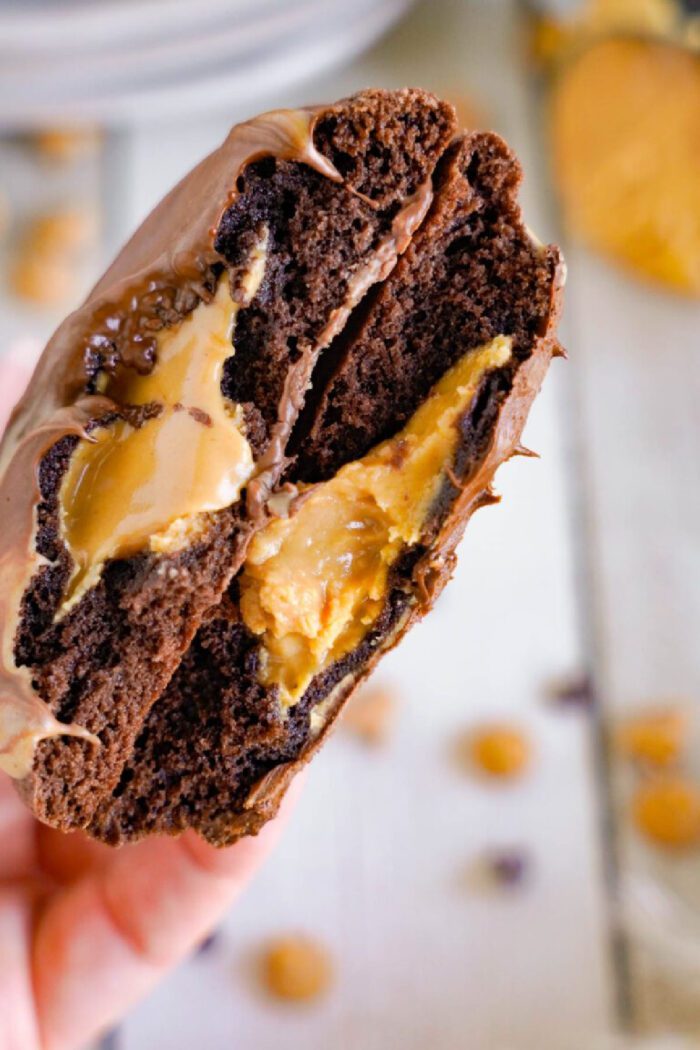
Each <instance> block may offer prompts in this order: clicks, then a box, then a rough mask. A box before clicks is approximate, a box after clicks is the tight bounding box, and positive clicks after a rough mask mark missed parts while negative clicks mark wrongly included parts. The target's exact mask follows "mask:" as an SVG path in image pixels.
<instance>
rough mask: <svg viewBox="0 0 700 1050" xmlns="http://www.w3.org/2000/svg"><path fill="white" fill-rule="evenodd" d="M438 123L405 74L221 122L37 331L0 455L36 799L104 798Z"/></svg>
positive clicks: (14, 764) (388, 262)
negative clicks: (43, 344)
mask: <svg viewBox="0 0 700 1050" xmlns="http://www.w3.org/2000/svg"><path fill="white" fill-rule="evenodd" d="M454 132H455V127H454V115H453V111H452V109H451V107H449V106H447V105H445V104H444V103H441V102H439V101H438V100H436V99H435V98H433V97H432V96H430V95H428V94H426V93H425V92H421V91H413V90H407V91H400V92H381V91H367V92H362V93H360V94H359V95H357V96H355V97H354V98H352V99H349V100H346V101H343V102H339V103H337V104H336V105H332V106H322V107H317V108H314V109H309V110H298V111H278V112H274V113H270V114H266V115H263V116H262V117H259V118H256V119H255V120H252V121H250V122H248V123H246V124H242V125H240V126H238V127H237V128H234V130H233V131H232V132H231V134H230V136H229V137H228V139H227V140H226V142H225V143H224V144H223V146H222V147H221V148H220V149H219V150H217V151H216V152H215V153H214V154H212V155H211V156H210V157H208V158H207V159H206V160H204V161H203V162H202V163H201V164H200V165H199V166H198V167H197V168H196V169H195V170H194V171H193V172H192V173H191V174H190V175H189V176H187V177H186V178H185V179H184V180H183V181H182V182H181V183H180V184H179V185H178V186H177V187H176V188H175V189H174V190H173V191H172V192H171V193H170V194H169V195H168V197H166V198H165V199H164V201H163V202H162V203H161V204H160V205H159V206H158V207H157V208H156V209H155V211H154V212H153V213H152V215H151V216H150V217H149V218H148V219H147V220H146V221H145V223H144V224H143V226H142V227H141V228H140V229H139V231H138V232H137V233H136V234H135V236H134V237H133V238H132V240H131V241H130V242H129V243H128V244H127V245H126V247H125V248H124V250H123V251H122V252H121V254H120V255H119V256H118V258H117V259H116V261H115V262H114V264H113V265H112V266H111V267H110V269H109V270H108V271H107V273H106V274H105V276H104V277H103V278H102V280H101V281H100V282H99V283H98V285H97V286H96V288H95V289H94V290H93V292H92V293H91V294H90V296H89V297H88V300H87V302H86V303H85V304H84V306H82V307H81V308H80V309H79V310H78V311H77V312H76V313H74V314H73V315H71V317H69V318H68V319H67V321H66V322H65V323H64V324H63V325H62V326H61V327H60V328H59V329H58V331H57V332H56V334H55V335H54V337H53V338H52V340H51V341H50V343H49V345H48V347H47V349H46V351H45V353H44V355H43V357H42V359H41V361H40V363H39V365H38V367H37V370H36V372H35V374H34V376H33V378H32V380H31V382H30V385H29V389H28V391H27V394H26V395H25V397H24V399H23V400H22V402H21V403H20V405H19V406H18V408H17V410H16V411H15V413H14V415H13V417H12V420H11V422H10V426H9V428H8V432H7V434H6V435H5V438H4V441H3V445H2V450H1V453H0V454H1V457H2V458H1V460H0V464H1V468H0V469H2V477H1V480H0V499H2V505H3V507H4V510H5V522H4V526H5V527H4V530H3V532H2V535H1V536H0V584H1V585H2V586H1V588H0V594H1V598H0V632H1V634H0V642H1V650H0V657H1V662H0V768H3V769H5V770H7V771H8V772H10V773H11V774H12V775H14V776H15V777H17V778H18V779H19V780H20V784H21V790H22V792H23V794H24V796H25V798H26V799H27V801H28V802H29V804H30V805H31V806H32V808H33V809H34V811H35V813H36V814H37V816H39V817H40V818H41V819H42V820H45V821H47V822H49V823H51V824H53V825H55V826H57V827H60V828H64V829H69V828H73V827H81V826H85V825H86V824H88V823H89V822H90V820H91V819H92V817H93V814H94V812H95V810H96V809H97V808H98V807H100V806H103V805H105V804H107V805H109V802H110V800H111V798H112V795H113V791H114V790H115V788H116V787H117V786H118V785H119V784H120V783H121V778H122V775H123V772H124V769H125V765H126V763H127V762H128V761H129V759H130V756H131V755H132V753H133V752H134V745H135V742H136V739H137V737H138V736H139V734H140V732H141V729H142V726H143V724H144V721H145V719H146V718H147V716H148V713H149V710H150V709H151V706H152V705H153V703H154V702H155V701H156V700H157V699H158V698H159V697H160V696H161V694H162V693H163V690H164V689H165V687H166V685H167V683H168V681H169V679H170V677H171V676H172V674H173V672H174V671H175V670H176V669H177V667H178V665H179V664H180V662H181V660H182V658H183V655H184V654H185V652H186V651H187V648H188V646H189V644H190V642H191V641H192V638H193V637H194V635H195V633H196V631H197V628H198V627H199V625H200V623H201V622H202V619H203V617H204V616H205V614H207V613H208V610H210V609H211V608H212V607H216V606H217V605H218V604H219V603H220V601H221V599H222V594H223V593H224V591H225V589H226V587H227V585H228V584H229V582H230V580H231V579H232V577H233V576H234V575H235V573H236V572H237V571H238V569H239V568H240V566H241V564H242V562H243V559H244V556H245V551H246V547H247V545H248V543H249V541H250V538H251V536H252V535H253V534H254V532H255V530H256V529H259V528H260V527H262V526H263V525H264V524H265V521H266V519H267V517H268V509H267V508H268V499H269V497H270V495H271V494H272V493H273V491H274V490H275V487H276V486H277V484H278V482H279V479H280V477H281V475H282V474H283V473H284V472H285V471H286V470H287V469H288V460H287V444H288V439H289V436H290V433H291V430H292V428H293V426H294V423H295V421H296V418H297V415H298V412H299V410H300V408H301V405H302V402H303V399H304V395H305V391H306V388H307V386H308V384H309V381H310V376H311V373H312V371H313V368H314V365H315V363H316V360H317V358H318V355H319V354H320V353H321V352H322V351H323V350H324V349H325V348H326V347H327V346H328V345H329V344H330V343H331V341H332V340H333V339H334V337H337V336H338V335H339V333H340V332H341V331H342V330H343V328H344V326H345V324H346V321H347V319H348V317H349V315H350V314H351V312H352V311H353V310H354V309H355V307H356V306H357V304H358V303H360V301H361V300H362V299H363V297H364V296H365V295H366V293H367V291H368V289H369V288H370V287H371V286H372V285H373V284H374V283H376V282H378V281H379V282H381V281H383V280H385V279H386V277H387V276H388V274H389V273H390V271H391V269H392V268H393V267H394V265H395V263H396V260H397V257H398V256H399V255H400V254H401V253H402V252H403V251H405V249H406V248H407V246H408V245H409V243H410V240H411V237H412V235H413V233H414V231H415V230H416V229H417V228H418V226H419V225H420V223H421V222H422V221H423V218H424V216H425V213H426V211H427V209H428V207H429V205H430V203H431V200H432V197H433V186H432V180H431V175H432V172H433V169H434V167H435V164H436V163H437V161H438V158H439V157H440V155H441V154H442V153H443V152H444V150H445V148H446V147H447V145H448V143H449V141H450V139H451V138H452V137H453V135H454ZM226 600H227V601H228V599H226Z"/></svg>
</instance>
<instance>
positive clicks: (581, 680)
mask: <svg viewBox="0 0 700 1050" xmlns="http://www.w3.org/2000/svg"><path fill="white" fill-rule="evenodd" d="M547 695H548V696H549V698H550V699H551V700H552V701H553V702H554V703H556V704H560V705H561V706H562V707H592V706H593V704H594V703H595V692H594V690H593V682H592V681H591V679H590V678H589V676H588V675H585V674H584V675H578V676H576V677H572V678H568V679H566V678H565V679H559V680H558V681H555V682H552V683H551V684H550V685H549V687H548V688H547Z"/></svg>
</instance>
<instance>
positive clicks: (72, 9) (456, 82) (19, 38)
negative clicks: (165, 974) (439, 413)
mask: <svg viewBox="0 0 700 1050" xmlns="http://www.w3.org/2000/svg"><path fill="white" fill-rule="evenodd" d="M699 6H700V5H698V3H697V2H696V0H685V2H681V0H580V2H578V0H570V2H569V0H550V2H544V0H542V2H540V3H534V2H532V3H530V4H524V3H516V2H515V0H472V2H469V0H423V2H418V3H410V2H409V0H352V3H347V0H343V2H340V0H200V2H199V3H197V4H192V3H186V2H185V0H140V2H138V3H137V2H136V0H91V2H87V0H70V2H69V0H32V2H31V3H29V2H25V3H21V2H19V0H18V2H12V0H4V2H0V263H1V279H0V280H1V284H0V336H1V338H0V348H1V352H2V353H5V354H11V355H14V356H15V357H17V358H20V359H21V360H22V361H23V362H29V361H31V360H32V359H33V358H34V357H35V356H36V354H37V352H38V351H39V350H40V348H41V345H42V343H43V341H45V339H46V337H47V336H48V335H49V334H50V332H51V330H52V328H53V327H54V326H55V324H56V323H57V322H58V321H59V320H60V319H61V317H62V316H63V315H64V314H65V313H66V312H67V311H68V310H69V309H71V308H72V307H74V306H76V305H77V304H78V302H79V301H80V299H81V297H82V296H83V295H84V294H85V293H86V291H87V290H88V288H89V287H90V285H91V283H92V282H93V281H94V280H95V279H96V277H97V276H98V275H99V273H100V271H101V269H102V268H103V267H104V265H105V264H106V262H107V261H108V260H109V258H110V257H111V255H112V254H113V253H114V251H115V250H116V249H117V248H118V246H119V245H120V243H121V242H122V241H123V240H124V239H125V238H126V236H127V235H128V234H129V233H130V232H131V231H132V230H133V228H134V227H135V225H136V224H137V223H138V222H139V221H140V220H141V219H142V218H143V217H144V216H145V214H146V213H147V212H148V210H149V209H150V208H151V207H152V205H153V204H154V203H155V202H156V201H157V200H158V199H159V198H160V196H161V195H162V194H163V193H164V192H165V191H166V190H167V189H168V188H169V187H170V186H171V185H172V184H173V183H174V182H175V181H176V180H177V179H178V178H179V177H180V175H182V174H183V173H184V172H185V171H186V170H187V169H188V168H190V167H191V166H192V165H193V163H195V162H196V161H197V160H198V159H199V158H200V157H201V156H202V155H203V154H204V153H205V152H206V151H208V150H209V149H211V148H213V147H214V146H215V145H217V144H218V142H219V141H220V139H221V138H222V137H223V136H224V134H225V133H226V131H227V130H228V128H229V126H230V124H231V123H233V122H235V121H237V120H239V119H242V118H245V117H247V116H250V115H252V114H253V113H255V112H257V111H260V110H261V109H265V108H272V107H275V106H289V105H295V104H298V103H303V102H314V101H323V100H332V99H335V98H337V97H340V96H342V95H344V94H347V93H349V92H351V91H352V90H354V89H357V88H360V87H365V86H371V85H378V86H386V87H395V86H404V85H407V84H409V85H417V86H422V87H426V88H429V89H431V90H433V91H435V92H437V93H439V94H440V95H443V96H444V97H446V98H448V99H450V100H451V101H452V102H453V103H455V105H456V106H457V108H458V110H459V112H460V116H461V118H462V121H463V123H464V124H465V125H466V126H470V127H488V128H495V129H496V130H497V131H499V132H500V133H502V134H503V135H504V136H505V137H506V138H507V139H508V141H509V142H510V143H511V144H512V145H513V146H514V148H515V149H516V151H517V152H518V154H519V156H520V158H521V160H522V163H523V166H524V169H525V176H526V177H525V184H524V188H523V205H524V209H525V214H526V219H527V221H528V224H529V225H530V227H531V228H532V229H533V230H535V231H536V233H537V235H538V236H539V237H540V238H541V239H542V240H557V241H559V242H560V243H561V244H562V246H563V248H564V252H565V255H566V257H567V260H568V264H569V280H568V288H567V295H566V303H565V312H564V320H563V330H562V339H563V342H564V344H565V345H566V346H567V347H568V350H569V362H568V364H567V363H565V362H562V361H556V362H554V364H553V367H552V369H551V373H550V376H549V378H548V379H547V382H546V384H545V390H544V392H543V394H542V396H541V398H540V399H539V401H538V402H537V404H536V406H535V409H534V411H533V413H532V417H531V420H530V423H529V425H528V428H527V431H526V435H525V441H526V444H527V445H528V446H530V447H531V448H533V449H534V450H535V451H537V452H538V453H540V455H541V457H542V458H541V459H540V460H536V459H531V460H525V459H517V460H515V461H512V462H511V463H509V464H506V465H505V466H504V467H503V468H502V470H501V471H500V473H499V476H498V488H499V491H500V492H501V493H502V494H503V497H504V499H503V503H502V505H501V507H500V508H498V509H495V510H488V511H485V512H483V513H480V514H478V515H477V516H476V518H475V520H474V521H473V522H472V524H471V525H470V527H469V529H468V532H467V537H466V540H465V542H464V544H463V547H462V551H461V558H460V564H459V568H458V571H457V574H456V578H455V580H454V582H453V584H452V586H451V588H448V590H447V592H446V593H445V594H444V596H443V597H442V598H441V599H440V601H439V603H438V606H437V608H436V609H435V612H434V614H433V615H432V616H430V617H429V618H428V620H427V621H426V622H425V623H424V624H422V625H420V626H419V627H417V628H416V629H415V630H414V632H413V634H412V636H411V638H410V640H407V642H406V643H405V644H404V645H403V647H402V648H401V650H400V651H399V652H396V653H393V654H391V655H390V656H389V657H388V658H387V659H386V660H385V661H384V663H383V664H382V666H381V668H380V670H379V672H378V673H377V675H376V676H375V678H374V680H373V682H372V684H371V685H370V686H368V687H366V689H365V691H364V693H362V694H360V695H359V696H358V697H357V698H356V699H355V701H354V704H353V705H352V706H351V707H350V708H349V710H348V714H347V716H346V718H345V720H344V722H343V724H342V725H341V727H340V729H339V731H338V732H337V733H336V734H335V737H334V738H333V739H332V740H331V742H330V743H329V744H328V746H327V747H326V749H325V751H324V752H323V754H322V755H321V756H320V757H319V759H318V760H317V761H316V762H315V764H314V766H313V768H312V770H311V774H310V778H309V781H310V782H309V784H308V786H307V789H306V792H305V795H304V797H303V798H302V801H301V803H300V806H299V809H298V812H297V813H296V815H295V818H294V820H293V823H292V826H291V827H290V828H289V830H288V832H287V834H286V837H285V839H284V841H283V844H282V846H281V848H280V849H279V851H278V852H277V853H276V855H275V856H274V857H273V859H272V860H271V861H270V862H269V864H268V866H267V867H266V869H265V870H264V872H263V873H262V876H261V877H260V878H259V879H258V881H257V882H256V883H255V885H254V886H253V887H251V889H250V890H249V891H248V893H247V895H246V896H245V898H244V899H243V901H242V902H241V903H240V905H239V906H238V907H237V908H236V910H235V911H234V912H233V913H232V914H231V915H230V916H229V917H228V919H227V920H226V922H225V923H224V925H223V926H222V928H221V929H220V930H219V931H218V932H217V933H216V935H215V936H214V937H213V938H212V939H211V940H210V941H209V942H208V943H207V944H206V945H205V946H203V948H202V950H201V951H200V953H199V954H198V955H197V956H195V957H194V958H192V959H191V960H190V961H188V962H187V963H186V964H185V965H184V966H182V967H181V968H180V970H179V971H178V972H177V973H175V974H174V975H172V976H171V977H170V979H169V980H168V981H167V982H166V983H165V984H164V985H163V986H162V987H161V988H160V989H159V990H158V991H157V992H156V993H155V994H154V995H153V996H152V997H151V998H150V999H149V1000H148V1001H147V1002H145V1003H144V1004H143V1005H141V1006H140V1007H139V1008H138V1009H136V1010H135V1011H134V1013H133V1014H132V1015H131V1016H130V1017H129V1018H128V1019H127V1020H126V1021H125V1023H124V1024H123V1025H122V1026H121V1027H120V1028H119V1030H118V1031H116V1032H112V1033H109V1034H108V1035H106V1037H105V1039H104V1042H103V1044H102V1045H103V1047H104V1048H107V1047H111V1048H112V1050H116V1048H118V1050H151V1048H154V1047H158V1048H159V1050H191V1048H192V1047H194V1046H199V1047H202V1048H205V1050H224V1048H226V1050H230V1048H231V1047H240V1048H245V1050H269V1048H271V1047H281V1048H284V1050H287V1048H288V1050H297V1048H300V1050H301V1048H302V1047H303V1048H305V1050H307V1048H309V1047H312V1048H314V1050H315V1048H318V1050H321V1048H323V1050H330V1048H333V1050H387V1048H392V1050H393V1048H394V1047H401V1048H403V1050H426V1048H428V1047H430V1048H431V1050H457V1048H465V1050H579V1048H581V1050H589V1048H592V1050H598V1048H600V1050H608V1048H610V1050H617V1048H622V1047H625V1048H626V1047H628V1046H629V1047H639V1048H645V1050H661V1048H664V1050H684V1048H689V1047H700V749H699V748H698V746H697V743H698V735H699V734H700V730H699V729H698V725H699V721H698V701H699V700H700V646H699V645H698V633H699V629H700V545H699V543H698V536H700V467H699V464H700V301H699V300H700V58H699V57H698V47H699V45H700V11H699V10H698V8H699Z"/></svg>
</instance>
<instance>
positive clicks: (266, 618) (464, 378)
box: [240, 336, 512, 707]
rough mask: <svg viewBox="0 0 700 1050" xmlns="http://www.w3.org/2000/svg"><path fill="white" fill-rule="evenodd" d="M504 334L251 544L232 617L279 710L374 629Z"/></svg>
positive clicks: (503, 355)
mask: <svg viewBox="0 0 700 1050" xmlns="http://www.w3.org/2000/svg"><path fill="white" fill-rule="evenodd" d="M511 347H512V341H511V339H510V337H505V336H497V337H496V338H495V339H494V340H493V341H492V342H490V343H488V344H487V345H485V346H483V347H480V348H479V349H476V350H472V351H470V352H469V353H468V354H467V355H465V356H464V357H463V358H462V359H461V360H460V361H459V362H458V363H457V364H456V365H454V366H453V367H452V368H451V369H450V370H449V371H448V372H447V373H446V374H445V376H443V378H442V379H441V380H440V381H439V382H438V383H437V384H436V385H435V387H434V388H433V390H432V392H431V394H430V396H429V397H428V398H427V400H426V401H425V402H424V403H423V404H422V405H421V406H420V408H419V409H418V410H417V411H416V413H415V414H414V415H413V417H412V418H411V419H410V420H409V422H408V423H407V424H406V426H405V427H404V428H403V430H401V431H400V432H399V433H398V434H397V435H396V436H395V437H393V438H390V439H389V440H387V441H384V442H382V443H381V444H379V445H377V446H376V448H374V449H372V451H371V452H369V453H368V454H367V455H366V456H365V457H363V458H362V459H360V460H357V461H355V462H353V463H348V464H347V465H346V466H344V467H342V468H341V470H339V471H338V473H337V474H336V476H335V477H334V478H332V479H331V480H330V481H327V482H324V483H322V484H319V485H317V486H315V487H311V486H307V491H308V495H306V497H305V498H304V499H303V500H302V501H300V505H299V507H298V510H297V511H296V513H295V514H293V515H292V516H291V517H288V518H284V519H278V520H275V521H273V522H271V523H270V524H269V525H268V526H266V528H265V529H263V530H262V531H261V532H259V533H258V534H257V535H256V536H255V537H254V539H253V541H252V543H251V545H250V547H249V549H248V555H247V558H246V563H245V567H244V570H243V573H242V576H241V584H240V586H241V614H242V617H243V620H244V622H245V624H246V626H247V627H248V628H249V629H250V630H251V631H252V632H253V633H255V634H257V635H260V636H261V639H262V668H261V680H262V682H263V684H265V685H267V686H271V685H277V686H279V690H280V698H281V702H282V704H283V706H284V707H289V706H291V705H293V704H295V703H296V702H297V701H298V700H300V699H301V697H302V696H303V694H304V692H305V691H306V689H307V687H308V686H309V684H310V682H311V680H312V679H313V678H314V677H315V675H317V674H319V673H320V672H321V671H323V670H324V669H325V668H327V667H328V666H330V664H332V663H333V662H334V661H336V660H338V659H340V658H341V657H342V656H344V655H346V654H347V653H348V652H350V651H351V650H352V649H354V648H355V647H356V646H357V645H358V644H359V643H360V642H361V641H362V639H363V638H364V637H365V635H366V634H367V633H368V631H369V630H370V629H371V627H372V625H373V624H374V623H375V621H376V620H377V618H378V616H379V614H380V612H381V610H382V607H383V604H384V600H385V598H386V595H387V586H388V577H389V572H390V570H391V567H392V565H393V564H394V563H395V562H396V560H397V558H398V557H399V555H400V553H401V552H402V550H404V549H405V548H406V547H407V546H411V545H413V544H416V543H418V542H419V541H420V538H421V535H422V532H423V529H424V527H425V524H426V522H427V520H428V517H429V514H430V511H431V508H432V506H433V504H434V501H435V499H436V497H437V495H438V492H439V490H440V487H441V485H442V484H443V480H444V477H445V473H446V470H447V469H448V468H449V467H450V465H451V462H452V460H453V457H454V454H455V451H456V448H457V444H458V440H459V435H458V430H457V423H458V421H459V419H460V417H461V416H462V415H463V414H464V412H465V411H466V410H467V409H468V408H469V406H470V405H471V403H472V401H473V399H474V397H475V395H476V392H477V389H478V386H479V383H480V381H481V379H482V378H483V376H484V374H485V373H486V372H487V371H489V370H490V369H493V368H498V367H501V366H502V365H504V364H506V363H507V362H508V360H509V359H510V356H511Z"/></svg>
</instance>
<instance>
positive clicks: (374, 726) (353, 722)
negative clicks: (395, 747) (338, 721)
mask: <svg viewBox="0 0 700 1050" xmlns="http://www.w3.org/2000/svg"><path fill="white" fill-rule="evenodd" d="M395 714H396V696H395V694H394V693H393V692H392V691H391V690H389V689H383V688H375V687H372V686H368V687H365V688H363V689H360V690H359V691H358V692H357V693H355V695H354V696H353V697H352V699H351V700H350V702H349V704H348V705H347V707H346V708H345V712H344V714H343V726H344V728H345V729H347V730H349V731H350V732H351V733H353V734H354V735H355V736H356V737H359V738H360V739H361V740H362V741H363V742H364V743H366V744H371V745H373V746H377V745H379V744H384V743H385V742H386V741H387V739H388V738H389V734H390V732H391V728H392V725H393V722H394V717H395Z"/></svg>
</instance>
